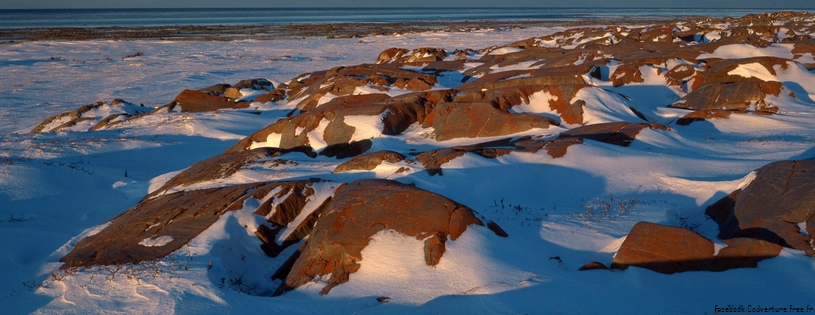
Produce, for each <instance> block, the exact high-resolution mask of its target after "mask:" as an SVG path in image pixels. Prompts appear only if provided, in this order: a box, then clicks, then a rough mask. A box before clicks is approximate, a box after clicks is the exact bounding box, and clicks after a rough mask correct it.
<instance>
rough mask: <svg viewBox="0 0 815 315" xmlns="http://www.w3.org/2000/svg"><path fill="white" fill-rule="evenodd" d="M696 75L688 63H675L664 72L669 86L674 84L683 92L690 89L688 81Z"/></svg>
mask: <svg viewBox="0 0 815 315" xmlns="http://www.w3.org/2000/svg"><path fill="white" fill-rule="evenodd" d="M695 76H696V69H694V68H693V66H691V65H689V64H680V65H676V66H674V67H673V68H671V70H668V72H666V73H665V81H666V82H667V83H668V85H670V86H676V87H679V88H681V89H682V91H684V92H686V93H687V92H688V91H690V86H689V83H690V81H691V80H693V79H694V78H695Z"/></svg>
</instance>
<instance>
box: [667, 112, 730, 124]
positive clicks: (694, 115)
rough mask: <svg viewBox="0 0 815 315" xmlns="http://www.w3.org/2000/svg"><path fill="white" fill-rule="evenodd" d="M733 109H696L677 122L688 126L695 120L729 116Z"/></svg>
mask: <svg viewBox="0 0 815 315" xmlns="http://www.w3.org/2000/svg"><path fill="white" fill-rule="evenodd" d="M732 113H733V111H730V110H722V109H714V110H695V111H693V112H691V113H690V114H687V115H685V116H682V117H681V118H679V119H678V120H676V124H677V125H680V126H687V125H690V124H691V123H693V122H697V121H704V120H710V119H713V118H725V119H726V118H729V117H730V114H732Z"/></svg>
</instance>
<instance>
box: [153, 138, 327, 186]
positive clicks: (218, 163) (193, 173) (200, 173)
mask: <svg viewBox="0 0 815 315" xmlns="http://www.w3.org/2000/svg"><path fill="white" fill-rule="evenodd" d="M291 152H300V153H303V154H306V155H309V156H311V157H316V156H317V155H316V154H315V153H314V152H312V151H311V150H309V149H308V148H293V149H280V148H258V149H254V150H248V151H240V152H225V153H223V154H220V155H216V156H213V157H211V158H208V159H206V160H203V161H200V162H196V163H195V164H193V165H190V167H188V168H187V169H186V170H184V171H183V172H181V173H179V174H178V175H176V176H174V177H173V178H171V179H170V180H169V181H167V182H166V183H164V185H162V186H161V187H160V188H158V189H156V190H155V191H152V192H150V193H148V194H147V198H151V197H154V196H158V195H161V194H164V193H165V192H167V191H168V190H170V189H173V188H178V187H182V186H189V185H193V184H196V183H201V182H207V181H211V180H216V179H221V178H227V177H229V176H231V175H232V174H235V172H237V171H239V170H240V169H241V168H243V167H244V166H247V165H251V164H252V163H254V162H256V161H258V160H262V159H271V158H276V157H280V156H281V155H284V154H286V153H291Z"/></svg>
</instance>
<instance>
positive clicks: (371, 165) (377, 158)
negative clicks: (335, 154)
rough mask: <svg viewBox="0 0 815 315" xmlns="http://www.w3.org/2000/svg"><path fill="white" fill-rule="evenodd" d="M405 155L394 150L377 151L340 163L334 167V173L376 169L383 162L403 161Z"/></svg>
mask: <svg viewBox="0 0 815 315" xmlns="http://www.w3.org/2000/svg"><path fill="white" fill-rule="evenodd" d="M404 159H405V156H404V155H402V154H399V153H397V152H393V151H388V150H384V151H376V152H370V153H366V154H362V155H359V156H356V157H354V158H352V159H350V160H348V161H346V162H345V163H342V164H340V165H338V166H337V167H336V168H335V169H334V173H335V174H336V173H343V172H348V171H356V170H365V171H370V170H373V169H375V168H376V167H377V166H379V165H380V164H382V162H388V163H397V162H400V161H403V160H404Z"/></svg>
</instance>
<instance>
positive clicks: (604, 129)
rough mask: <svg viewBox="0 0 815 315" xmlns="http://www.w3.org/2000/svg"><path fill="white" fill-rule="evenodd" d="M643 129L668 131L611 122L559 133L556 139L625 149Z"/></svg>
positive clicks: (651, 126) (637, 124)
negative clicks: (577, 140) (596, 142)
mask: <svg viewBox="0 0 815 315" xmlns="http://www.w3.org/2000/svg"><path fill="white" fill-rule="evenodd" d="M645 128H649V129H653V130H670V128H668V127H666V126H663V125H660V124H654V123H631V122H611V123H601V124H592V125H586V126H582V127H577V128H574V129H571V130H567V131H564V132H561V133H560V135H559V136H558V138H561V139H564V138H580V139H589V140H594V141H600V142H605V143H609V144H614V145H619V146H623V147H627V146H629V145H631V141H633V140H634V139H635V138H636V137H637V134H639V133H640V131H642V130H643V129H645Z"/></svg>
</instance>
